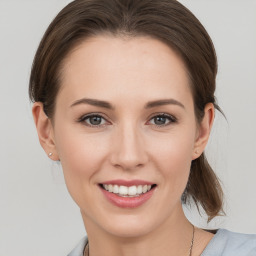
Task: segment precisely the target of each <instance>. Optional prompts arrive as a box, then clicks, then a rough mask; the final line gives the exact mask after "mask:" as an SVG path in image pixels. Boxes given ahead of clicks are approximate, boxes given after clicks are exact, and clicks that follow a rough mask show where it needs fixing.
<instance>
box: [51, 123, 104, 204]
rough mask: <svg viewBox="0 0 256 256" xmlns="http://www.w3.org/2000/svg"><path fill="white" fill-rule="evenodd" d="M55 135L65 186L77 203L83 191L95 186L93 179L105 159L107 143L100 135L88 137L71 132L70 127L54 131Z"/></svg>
mask: <svg viewBox="0 0 256 256" xmlns="http://www.w3.org/2000/svg"><path fill="white" fill-rule="evenodd" d="M55 134H56V137H55V141H56V148H57V152H58V154H59V158H60V161H61V165H62V168H63V172H64V177H65V181H66V185H67V188H68V190H69V192H70V194H71V196H72V197H73V198H74V200H75V201H76V202H77V201H79V200H80V199H79V198H80V197H81V195H82V194H83V192H85V190H89V189H90V188H91V187H92V186H93V185H95V183H96V181H95V179H94V177H95V174H97V173H98V172H99V171H100V168H101V166H102V162H103V161H104V159H105V158H106V154H107V150H106V149H107V148H109V143H108V140H107V139H106V138H102V136H100V135H99V136H95V135H90V134H86V133H84V132H81V131H79V132H78V131H77V130H76V131H75V130H74V129H73V132H72V127H70V128H69V127H67V128H66V129H65V128H62V129H56V132H55Z"/></svg>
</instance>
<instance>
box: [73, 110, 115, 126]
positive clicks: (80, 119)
mask: <svg viewBox="0 0 256 256" xmlns="http://www.w3.org/2000/svg"><path fill="white" fill-rule="evenodd" d="M93 116H98V117H101V118H103V119H104V120H105V121H106V122H107V123H108V124H99V125H90V124H88V123H86V122H85V120H86V119H87V118H90V117H93ZM77 122H79V123H84V125H85V126H87V127H92V128H102V127H105V126H106V125H109V123H110V121H109V120H108V118H107V117H106V116H105V115H104V114H103V113H100V112H92V113H88V114H84V115H82V116H81V117H79V118H78V119H77Z"/></svg>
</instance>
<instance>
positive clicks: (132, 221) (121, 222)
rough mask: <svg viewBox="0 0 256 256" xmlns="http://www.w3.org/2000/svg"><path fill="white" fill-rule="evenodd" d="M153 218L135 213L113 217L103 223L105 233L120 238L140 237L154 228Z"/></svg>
mask: <svg viewBox="0 0 256 256" xmlns="http://www.w3.org/2000/svg"><path fill="white" fill-rule="evenodd" d="M147 217H148V216H147ZM155 220H156V219H154V218H152V219H149V218H145V216H143V217H141V216H140V217H139V216H135V215H126V216H121V217H119V218H114V217H113V218H112V219H111V221H110V222H108V223H107V222H105V223H104V229H105V231H106V232H107V233H110V234H111V235H113V236H116V237H120V238H136V237H142V236H145V235H147V234H149V233H150V232H152V231H153V230H154V229H155V228H156V225H157V224H156V221H155ZM106 224H107V225H106Z"/></svg>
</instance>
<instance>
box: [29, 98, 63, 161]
mask: <svg viewBox="0 0 256 256" xmlns="http://www.w3.org/2000/svg"><path fill="white" fill-rule="evenodd" d="M32 114H33V117H34V122H35V125H36V129H37V134H38V138H39V142H40V144H41V146H42V148H43V149H44V151H45V152H46V154H47V155H48V157H50V158H51V159H52V160H55V161H58V160H59V156H58V154H57V151H56V147H55V142H54V133H53V126H52V122H51V120H50V119H49V118H48V116H47V115H46V114H45V112H44V109H43V103H42V102H35V103H34V105H33V107H32Z"/></svg>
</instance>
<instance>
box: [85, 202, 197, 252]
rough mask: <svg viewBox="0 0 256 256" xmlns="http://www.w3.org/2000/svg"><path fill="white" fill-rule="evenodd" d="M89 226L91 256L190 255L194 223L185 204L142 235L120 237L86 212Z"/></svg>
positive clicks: (86, 222) (86, 220)
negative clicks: (186, 212)
mask: <svg viewBox="0 0 256 256" xmlns="http://www.w3.org/2000/svg"><path fill="white" fill-rule="evenodd" d="M82 216H83V219H84V223H85V226H86V230H87V234H88V240H89V248H90V249H89V250H90V256H98V255H106V256H120V255H122V256H131V255H132V256H149V255H161V256H187V255H189V250H190V245H191V240H192V234H193V226H192V225H191V224H190V223H189V221H188V220H187V219H186V217H185V215H184V213H183V210H182V207H180V209H179V210H178V211H177V212H176V213H173V215H172V216H170V218H168V219H167V220H166V221H165V222H164V223H161V225H159V226H158V228H157V229H154V230H153V231H151V232H148V233H146V234H144V235H142V236H136V235H135V236H129V237H120V236H116V235H113V234H110V233H108V232H106V231H105V230H102V229H101V228H99V227H98V226H97V225H95V223H93V222H90V221H89V220H88V219H87V218H86V217H85V216H84V215H83V213H82Z"/></svg>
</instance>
